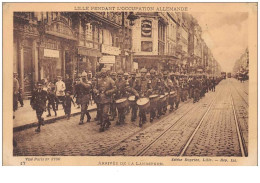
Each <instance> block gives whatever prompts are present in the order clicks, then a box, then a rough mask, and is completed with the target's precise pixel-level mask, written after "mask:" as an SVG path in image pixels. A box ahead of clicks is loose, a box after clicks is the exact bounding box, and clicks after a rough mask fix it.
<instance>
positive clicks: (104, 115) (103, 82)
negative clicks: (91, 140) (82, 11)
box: [95, 68, 116, 132]
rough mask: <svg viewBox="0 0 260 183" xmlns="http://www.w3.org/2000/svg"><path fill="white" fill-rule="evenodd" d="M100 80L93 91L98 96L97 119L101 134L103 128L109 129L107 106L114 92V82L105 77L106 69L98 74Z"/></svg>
mask: <svg viewBox="0 0 260 183" xmlns="http://www.w3.org/2000/svg"><path fill="white" fill-rule="evenodd" d="M100 77H101V78H100V79H99V80H98V83H97V90H96V91H95V92H96V93H97V96H98V102H99V109H100V113H99V115H100V116H99V117H100V129H99V130H100V132H103V131H104V130H105V128H109V126H110V124H111V123H110V121H109V117H108V112H109V106H110V103H111V95H112V94H113V93H114V92H115V90H116V86H115V81H113V80H112V79H111V78H109V77H107V73H106V69H105V68H102V69H101V73H100Z"/></svg>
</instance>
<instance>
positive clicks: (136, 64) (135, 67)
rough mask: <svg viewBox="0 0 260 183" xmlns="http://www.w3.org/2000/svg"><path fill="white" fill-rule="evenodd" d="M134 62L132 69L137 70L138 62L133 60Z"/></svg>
mask: <svg viewBox="0 0 260 183" xmlns="http://www.w3.org/2000/svg"><path fill="white" fill-rule="evenodd" d="M133 64H134V70H137V69H138V63H137V62H133Z"/></svg>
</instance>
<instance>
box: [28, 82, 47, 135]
mask: <svg viewBox="0 0 260 183" xmlns="http://www.w3.org/2000/svg"><path fill="white" fill-rule="evenodd" d="M46 101H47V92H46V91H44V90H43V89H42V83H40V82H38V84H37V89H36V90H35V91H34V92H33V94H32V98H31V101H30V104H31V106H32V108H33V109H34V110H35V111H36V115H37V119H38V128H37V129H36V130H35V131H36V132H40V131H41V125H44V119H43V118H42V114H43V112H44V111H45V110H46Z"/></svg>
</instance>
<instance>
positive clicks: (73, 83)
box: [3, 3, 257, 166]
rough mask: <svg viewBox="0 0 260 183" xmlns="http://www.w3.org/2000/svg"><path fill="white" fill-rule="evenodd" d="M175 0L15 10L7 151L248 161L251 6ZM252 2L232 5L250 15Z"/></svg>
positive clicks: (252, 60) (253, 92) (252, 75)
mask: <svg viewBox="0 0 260 183" xmlns="http://www.w3.org/2000/svg"><path fill="white" fill-rule="evenodd" d="M115 4H116V3H115ZM136 4H138V3H136ZM180 4H181V3H179V4H178V6H175V5H174V3H173V4H169V6H166V7H164V6H162V7H160V4H156V5H154V4H153V5H151V6H149V3H148V4H146V5H147V7H146V8H143V10H142V9H141V8H140V7H134V6H132V5H133V4H132V5H129V6H126V4H121V5H122V7H121V6H118V4H117V6H115V7H113V5H109V4H98V5H96V6H95V5H93V4H92V6H90V7H88V4H84V3H83V4H82V6H73V4H71V11H70V10H67V11H63V10H62V8H61V9H60V10H59V9H57V11H45V10H44V9H43V10H42V11H38V10H39V6H38V9H37V10H35V11H34V10H31V9H29V10H28V11H24V10H21V11H17V10H14V11H13V12H12V22H11V23H12V26H13V29H11V30H9V31H10V32H9V34H10V35H12V36H13V38H12V39H10V40H9V44H10V45H11V48H12V51H13V54H12V55H11V57H10V58H11V60H9V67H11V66H12V71H11V72H9V73H11V74H10V75H9V76H8V77H9V80H10V79H11V78H12V79H13V90H12V92H13V95H12V96H11V94H10V91H9V93H8V94H9V95H8V100H9V101H10V105H11V103H13V110H12V113H11V111H10V112H9V113H10V114H12V121H10V120H9V121H8V123H11V124H9V125H11V126H12V127H11V128H12V132H11V134H12V135H11V136H12V137H11V139H9V140H10V141H12V142H10V143H11V144H12V150H11V152H12V154H11V156H13V157H23V158H26V157H28V158H27V159H29V158H32V159H34V158H35V157H36V158H37V157H54V158H55V157H56V158H57V159H58V158H59V157H64V156H69V157H72V158H73V157H77V156H80V157H87V156H88V157H89V156H90V157H118V156H120V157H139V156H140V157H148V158H149V157H151V158H152V157H171V158H170V159H171V161H172V162H173V163H174V162H175V161H176V162H178V161H182V162H183V161H186V163H189V161H192V162H193V163H194V162H196V161H197V162H198V164H200V163H202V161H206V163H220V162H221V161H223V162H225V159H214V158H216V157H225V158H233V157H234V158H240V157H242V158H243V157H244V158H248V157H249V156H250V155H251V156H252V155H253V153H251V154H250V152H255V150H253V151H250V145H249V144H250V143H255V141H256V139H252V138H250V133H251V131H250V128H249V126H250V125H249V124H252V126H256V125H257V118H256V117H255V116H254V115H256V113H254V112H256V110H257V109H256V108H255V107H257V104H256V101H254V100H253V101H251V100H250V98H251V96H254V97H257V91H256V87H257V86H254V87H253V88H252V86H251V85H255V84H256V85H257V83H255V84H254V83H253V81H256V79H257V78H255V77H256V72H257V71H256V70H257V57H256V51H255V50H254V49H256V45H253V44H252V43H251V42H250V38H249V37H250V36H251V40H252V36H253V37H254V38H253V41H254V39H256V37H257V33H255V34H251V33H250V32H252V30H251V29H252V26H250V24H251V23H252V19H250V17H252V13H251V12H249V11H248V12H247V11H245V10H243V9H242V10H241V11H234V10H231V11H221V9H219V7H221V3H219V4H218V3H215V4H214V3H213V4H212V5H211V8H212V9H213V8H214V6H215V5H216V6H217V7H218V9H216V11H210V12H209V11H203V10H201V11H198V9H196V11H190V10H191V9H192V8H191V7H192V6H193V4H189V5H188V6H187V4H185V3H184V4H181V5H182V6H179V5H180ZM195 4H196V3H195ZM195 4H194V6H195ZM201 4H203V3H201ZM35 5H37V4H35ZM45 5H46V4H45ZM54 5H55V3H54ZM101 5H102V6H101ZM222 5H223V7H225V4H222ZM255 5H256V4H253V3H252V4H250V3H244V5H243V3H242V5H241V7H244V6H245V7H246V8H248V9H250V8H252V9H253V10H254V13H257V8H256V9H254V6H255ZM48 6H52V5H51V3H49V4H48ZM205 6H206V5H204V7H205ZM256 6H257V5H256ZM223 9H225V8H223ZM253 15H254V16H255V14H253ZM254 20H256V18H255V19H254ZM9 23H10V22H9ZM253 23H254V24H256V23H257V22H256V21H253ZM253 32H255V31H253ZM10 41H12V42H10ZM251 50H253V51H251ZM252 64H253V70H251V68H252ZM9 69H11V68H9ZM3 72H4V71H3ZM5 76H6V75H4V77H5ZM4 79H5V78H4ZM251 81H252V82H251ZM10 82H11V81H10ZM250 95H251V96H250ZM6 97H7V96H6ZM11 101H12V102H11ZM249 104H250V105H249ZM250 106H251V107H252V108H251V107H250ZM250 110H252V111H254V112H252V113H251V112H250ZM251 114H252V115H251ZM5 122H7V121H4V123H5ZM252 126H251V127H252ZM251 130H252V128H251ZM255 133H256V132H252V134H255ZM250 140H251V141H250ZM251 145H252V144H251ZM254 156H255V155H254ZM185 157H187V158H185ZM200 157H204V158H203V160H201V159H200ZM183 158H184V159H183ZM169 161H170V160H169ZM227 161H229V163H231V162H232V161H234V163H236V161H238V160H236V159H233V160H231V162H230V159H228V160H227ZM26 163H27V162H26ZM139 163H140V164H138V163H135V164H134V165H136V166H138V165H150V164H149V163H152V161H147V162H143V163H142V162H139ZM154 163H156V162H154ZM157 163H158V165H164V164H163V163H160V161H157ZM98 165H108V164H106V162H100V161H98ZM131 165H132V164H131Z"/></svg>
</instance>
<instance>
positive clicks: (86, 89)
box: [78, 72, 91, 125]
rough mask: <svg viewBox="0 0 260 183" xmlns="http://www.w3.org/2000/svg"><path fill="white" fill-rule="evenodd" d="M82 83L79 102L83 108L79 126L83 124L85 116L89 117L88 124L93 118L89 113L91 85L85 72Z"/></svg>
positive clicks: (79, 87)
mask: <svg viewBox="0 0 260 183" xmlns="http://www.w3.org/2000/svg"><path fill="white" fill-rule="evenodd" d="M81 77H82V81H80V82H79V83H78V85H79V86H78V89H79V101H80V106H81V111H80V121H79V125H82V124H83V120H84V116H85V115H87V122H90V119H91V116H90V114H89V112H88V105H89V100H90V92H91V84H90V83H89V82H88V81H87V74H85V72H83V74H82V76H81Z"/></svg>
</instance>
